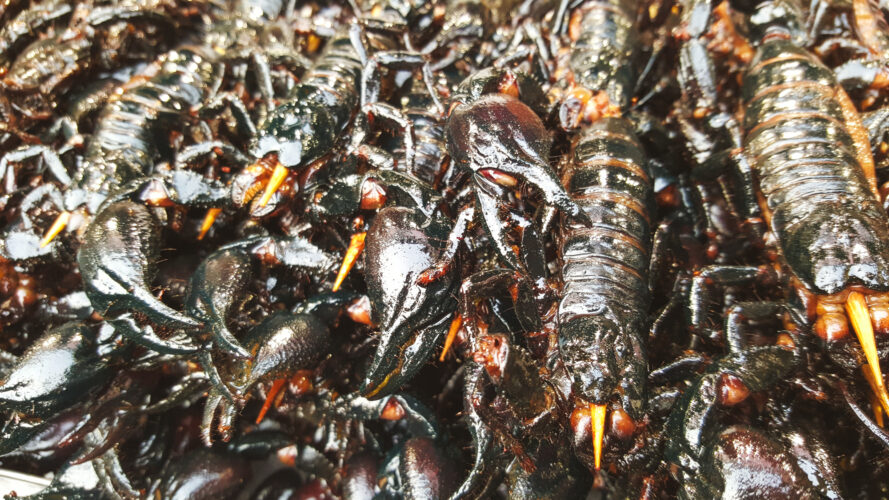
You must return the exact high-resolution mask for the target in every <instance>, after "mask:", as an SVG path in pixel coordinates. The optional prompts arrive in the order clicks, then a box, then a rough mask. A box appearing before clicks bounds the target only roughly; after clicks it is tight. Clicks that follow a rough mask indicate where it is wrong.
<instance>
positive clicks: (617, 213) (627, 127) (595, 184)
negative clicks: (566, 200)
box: [558, 118, 654, 418]
mask: <svg viewBox="0 0 889 500" xmlns="http://www.w3.org/2000/svg"><path fill="white" fill-rule="evenodd" d="M651 182H652V181H651V174H650V173H649V172H648V168H647V165H646V161H645V157H644V154H643V152H642V148H641V146H640V144H639V142H638V141H637V139H636V136H635V135H634V134H633V131H632V128H631V124H630V123H629V122H628V121H627V120H625V119H623V118H604V119H602V120H599V121H597V122H595V123H593V124H592V125H590V126H588V127H586V128H585V129H584V130H583V131H582V133H581V136H580V138H579V140H578V142H577V145H576V146H575V149H574V158H573V161H572V162H571V163H570V164H569V165H568V166H567V168H565V170H564V172H563V174H562V183H563V184H564V186H565V189H566V191H568V194H569V195H571V197H572V198H573V199H574V200H575V201H576V202H577V203H578V204H579V205H580V206H581V207H582V208H583V210H584V211H585V212H586V214H587V215H588V216H589V217H590V219H591V220H592V221H593V223H592V226H590V227H586V226H584V225H581V224H578V223H574V222H571V221H563V225H562V232H561V235H560V237H559V240H558V244H559V255H560V257H561V260H562V281H563V283H564V288H563V289H562V299H561V302H560V303H559V310H558V321H559V348H560V351H561V355H562V360H563V361H564V362H565V365H566V367H567V369H568V372H569V373H570V374H571V376H572V381H573V387H574V391H575V392H576V393H577V394H578V395H580V396H582V397H584V398H587V399H589V400H590V401H591V402H594V403H598V404H604V403H606V402H607V401H608V399H609V398H611V396H612V395H613V394H614V393H615V391H617V392H618V393H620V395H621V396H620V397H621V399H622V402H623V405H624V409H625V410H627V411H628V412H629V413H630V414H631V416H633V417H634V418H636V417H639V416H641V415H640V412H641V409H642V401H643V395H644V388H645V378H646V373H647V371H648V362H647V356H646V351H645V343H646V337H647V335H648V329H647V326H646V319H647V311H648V305H649V300H650V299H649V293H648V263H649V254H650V252H651V248H650V245H651V243H650V242H651V214H652V213H653V203H654V200H653V191H652V184H651ZM618 385H619V386H620V389H618Z"/></svg>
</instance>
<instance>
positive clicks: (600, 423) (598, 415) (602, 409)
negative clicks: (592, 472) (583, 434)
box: [590, 404, 608, 470]
mask: <svg viewBox="0 0 889 500" xmlns="http://www.w3.org/2000/svg"><path fill="white" fill-rule="evenodd" d="M607 409H608V407H607V406H606V405H597V404H591V405H590V417H592V419H591V423H592V426H593V456H594V457H595V458H594V460H595V464H596V470H599V468H600V467H601V465H602V438H603V436H605V413H606V410H607Z"/></svg>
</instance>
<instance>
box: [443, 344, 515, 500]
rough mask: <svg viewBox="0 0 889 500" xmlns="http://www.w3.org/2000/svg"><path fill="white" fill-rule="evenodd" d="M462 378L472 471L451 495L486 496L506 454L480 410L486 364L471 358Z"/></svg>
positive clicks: (497, 476) (496, 480)
mask: <svg viewBox="0 0 889 500" xmlns="http://www.w3.org/2000/svg"><path fill="white" fill-rule="evenodd" d="M468 363H469V368H468V369H467V370H466V374H465V378H464V382H463V391H464V395H463V415H464V416H463V418H464V420H465V421H466V425H467V427H468V428H469V434H470V436H471V438H472V449H473V461H472V467H471V468H470V470H469V474H467V475H466V479H464V480H463V483H462V484H461V485H460V486H459V487H458V488H457V490H456V491H455V492H454V494H453V496H451V498H453V499H457V498H484V497H485V496H486V493H487V492H488V491H490V490H491V489H492V488H496V487H497V485H498V483H499V482H500V478H501V477H502V475H503V466H504V465H506V464H505V462H506V458H505V456H504V455H505V454H503V453H500V450H498V449H497V446H496V445H495V438H494V433H493V431H492V430H491V429H490V428H489V427H488V425H487V423H485V420H484V419H483V418H482V416H481V414H480V413H479V412H478V411H477V409H478V408H479V407H481V406H482V405H483V404H484V403H483V402H482V401H481V400H482V398H483V390H482V388H481V387H480V386H481V382H482V380H483V377H484V367H482V365H480V364H479V363H476V362H475V361H473V360H469V361H468Z"/></svg>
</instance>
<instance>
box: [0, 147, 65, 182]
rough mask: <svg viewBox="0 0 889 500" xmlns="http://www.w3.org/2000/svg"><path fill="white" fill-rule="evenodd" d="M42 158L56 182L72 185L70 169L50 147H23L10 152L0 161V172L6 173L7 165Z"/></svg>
mask: <svg viewBox="0 0 889 500" xmlns="http://www.w3.org/2000/svg"><path fill="white" fill-rule="evenodd" d="M38 157H39V158H41V159H42V160H43V162H44V163H45V164H46V167H47V168H48V169H49V171H50V172H52V174H53V176H55V178H56V180H58V181H59V182H61V183H62V184H65V185H68V184H70V183H71V177H70V176H69V175H68V169H67V168H65V165H64V164H63V163H62V159H61V158H59V154H58V153H57V152H55V151H53V150H52V149H51V148H50V147H48V146H44V145H39V144H38V145H31V146H22V147H20V148H18V149H15V150H13V151H10V152H9V153H6V154H5V155H4V156H3V159H2V160H0V172H5V171H6V170H7V164H8V163H10V162H14V163H20V162H23V161H25V160H30V159H32V158H38Z"/></svg>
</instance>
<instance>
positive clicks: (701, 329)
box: [687, 265, 776, 339]
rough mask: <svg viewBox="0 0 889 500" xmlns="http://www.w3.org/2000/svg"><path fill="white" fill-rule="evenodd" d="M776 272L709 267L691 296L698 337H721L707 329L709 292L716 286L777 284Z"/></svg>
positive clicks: (695, 279) (692, 319)
mask: <svg viewBox="0 0 889 500" xmlns="http://www.w3.org/2000/svg"><path fill="white" fill-rule="evenodd" d="M775 281H776V276H775V271H774V269H773V268H772V267H771V266H768V265H766V266H708V267H705V268H703V269H700V270H699V271H697V272H696V273H695V275H694V277H693V278H692V281H691V287H690V289H689V293H688V304H687V318H688V323H689V326H690V328H691V329H692V331H694V332H695V333H696V335H699V336H700V335H704V336H707V337H710V338H711V339H715V338H718V337H719V333H718V332H715V331H713V330H712V329H710V328H708V327H706V326H705V324H706V321H707V311H708V308H709V305H710V301H709V296H710V293H709V289H710V287H711V286H713V285H719V286H737V285H747V284H752V283H761V284H766V283H773V282H775Z"/></svg>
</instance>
